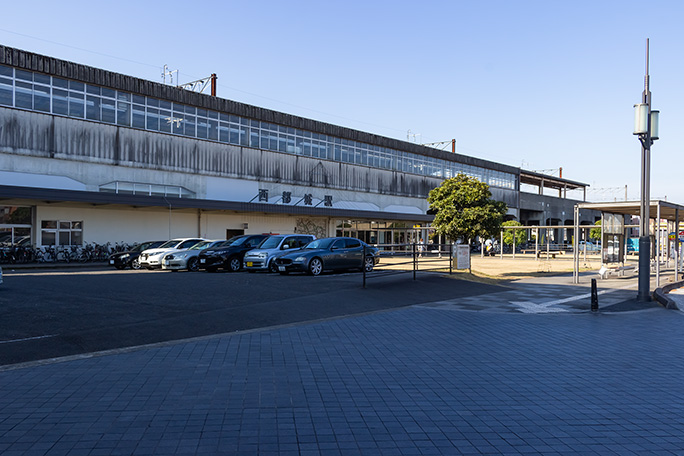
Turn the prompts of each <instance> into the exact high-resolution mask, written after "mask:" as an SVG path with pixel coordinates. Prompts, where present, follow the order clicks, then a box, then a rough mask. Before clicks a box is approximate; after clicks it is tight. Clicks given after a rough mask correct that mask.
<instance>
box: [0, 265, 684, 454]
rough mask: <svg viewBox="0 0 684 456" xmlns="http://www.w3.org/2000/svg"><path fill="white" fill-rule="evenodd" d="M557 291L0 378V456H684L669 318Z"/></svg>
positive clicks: (681, 387)
mask: <svg viewBox="0 0 684 456" xmlns="http://www.w3.org/2000/svg"><path fill="white" fill-rule="evenodd" d="M553 282H554V283H549V282H545V281H544V280H542V281H541V282H539V281H538V280H537V281H534V280H530V281H522V282H516V283H512V284H511V288H510V289H509V290H508V291H504V292H498V293H492V294H488V295H483V296H479V297H477V298H466V299H464V300H461V301H458V302H450V301H440V302H426V303H424V304H421V305H418V306H412V307H408V308H403V309H400V310H392V311H386V312H379V313H375V314H370V315H364V316H356V317H350V318H338V319H332V320H327V321H320V322H315V323H307V324H300V325H293V326H287V327H280V328H270V329H263V330H254V331H248V332H242V333H235V334H230V335H222V336H213V337H206V338H202V339H197V340H190V341H183V342H176V343H167V344H160V345H158V346H151V347H141V348H138V349H135V350H124V351H121V352H115V353H110V354H101V355H98V356H93V357H82V358H77V359H72V360H68V361H63V362H55V363H51V364H44V365H34V366H31V367H23V368H19V369H12V370H6V371H3V372H0V453H1V454H3V455H4V456H6V455H81V454H83V455H109V454H111V455H190V454H192V455H213V454H216V455H219V454H220V455H233V454H244V455H254V454H259V455H270V454H273V455H276V454H277V455H318V454H323V455H346V454H350V455H351V454H353V455H357V454H368V455H377V454H381V455H383V454H387V455H431V454H448V455H450V454H544V455H548V454H601V455H605V454H621V455H624V454H645V453H646V454H681V453H682V452H683V451H684V433H683V432H682V431H683V430H684V418H683V417H684V413H683V412H684V397H683V396H684V380H683V379H682V376H681V356H680V355H679V351H680V348H679V347H682V346H683V345H684V344H683V342H684V331H682V330H681V328H682V325H684V320H682V316H683V315H682V313H681V312H677V311H670V310H666V309H664V308H662V307H659V306H656V305H653V306H632V308H631V309H630V308H629V306H627V307H624V306H625V302H626V303H627V304H629V303H630V302H632V301H629V299H630V296H634V294H635V293H636V291H635V290H634V289H631V290H630V289H629V288H626V289H617V291H610V292H607V293H604V294H603V295H601V298H600V299H601V301H602V302H603V304H602V309H603V310H602V311H600V312H598V313H591V312H589V311H588V301H586V302H585V301H584V299H585V298H583V297H581V296H583V293H585V292H586V290H587V288H586V285H585V286H583V287H579V288H576V287H571V286H568V285H566V284H563V283H560V284H559V283H558V279H557V278H554V280H553ZM604 290H606V291H607V290H612V289H609V288H605V289H602V291H604ZM577 296H580V297H579V298H576V297H577ZM623 297H627V299H628V301H624V300H621V299H622V298H623ZM609 299H610V300H611V302H612V301H615V302H614V303H613V304H612V305H608V300H609ZM519 303H526V304H524V305H520V304H519ZM616 306H617V308H616V309H615V310H631V311H619V312H618V311H614V312H610V308H611V307H616ZM604 307H605V309H604Z"/></svg>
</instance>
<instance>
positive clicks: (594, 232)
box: [589, 220, 601, 241]
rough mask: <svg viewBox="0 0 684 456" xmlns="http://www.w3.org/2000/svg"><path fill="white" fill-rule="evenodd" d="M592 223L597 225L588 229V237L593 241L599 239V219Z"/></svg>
mask: <svg viewBox="0 0 684 456" xmlns="http://www.w3.org/2000/svg"><path fill="white" fill-rule="evenodd" d="M594 225H596V226H598V228H592V229H590V230H589V237H590V238H591V239H593V240H594V241H600V240H601V220H598V221H597V222H596V223H594Z"/></svg>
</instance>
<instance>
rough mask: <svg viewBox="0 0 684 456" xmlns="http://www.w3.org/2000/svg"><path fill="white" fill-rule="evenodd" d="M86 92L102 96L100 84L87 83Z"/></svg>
mask: <svg viewBox="0 0 684 456" xmlns="http://www.w3.org/2000/svg"><path fill="white" fill-rule="evenodd" d="M86 93H87V94H90V95H97V96H100V88H99V87H98V86H94V85H90V84H86Z"/></svg>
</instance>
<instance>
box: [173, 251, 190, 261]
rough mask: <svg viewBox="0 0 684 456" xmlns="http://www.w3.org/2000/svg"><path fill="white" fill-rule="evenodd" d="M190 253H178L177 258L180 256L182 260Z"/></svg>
mask: <svg viewBox="0 0 684 456" xmlns="http://www.w3.org/2000/svg"><path fill="white" fill-rule="evenodd" d="M187 256H188V254H187V253H181V254H180V255H176V256H175V258H178V259H179V260H182V259H183V258H187Z"/></svg>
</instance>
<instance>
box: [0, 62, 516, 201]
mask: <svg viewBox="0 0 684 456" xmlns="http://www.w3.org/2000/svg"><path fill="white" fill-rule="evenodd" d="M0 67H3V68H2V70H4V69H5V68H10V69H12V70H14V69H13V68H11V67H6V66H3V65H0ZM15 71H19V70H15ZM22 71H23V70H22ZM7 73H9V72H8V71H6V70H5V71H0V74H2V75H5V76H6V75H7ZM26 73H29V72H26V71H23V73H22V78H21V80H22V81H27V80H28V75H27V74H26ZM31 73H32V74H40V73H33V72H31ZM12 79H13V80H14V81H15V84H14V85H13V86H14V87H13V89H14V92H15V93H14V94H13V95H14V96H13V100H12V103H13V106H16V107H22V108H24V109H30V110H37V111H40V110H41V109H37V108H36V106H35V103H30V104H31V107H30V108H29V107H28V106H27V105H28V104H29V103H28V100H26V101H25V102H22V103H21V104H22V106H17V101H16V99H17V95H16V91H17V90H18V88H17V83H16V81H17V77H16V74H13V75H12ZM31 79H33V78H31ZM51 79H53V78H52V77H51ZM60 80H61V79H60ZM41 82H43V81H41ZM26 86H28V84H25V86H24V87H20V88H19V90H23V91H24V92H27V91H29V90H30V92H31V94H30V95H29V94H28V93H25V95H24V96H25V97H26V98H28V96H30V97H31V98H35V97H36V96H41V95H40V94H39V95H36V90H35V87H34V86H33V85H32V86H31V88H30V89H29V88H28V87H26ZM51 86H52V88H53V91H52V95H51V97H50V103H49V104H50V112H52V113H53V114H57V115H64V113H63V112H62V111H61V110H60V109H55V105H57V106H60V105H61V103H62V101H61V99H59V97H60V95H59V92H57V93H56V92H55V89H56V90H60V89H61V90H63V88H62V87H61V86H60V85H57V86H55V84H54V83H52V84H51ZM69 86H70V87H69V88H70V91H72V92H73V91H78V92H80V93H83V92H86V93H88V94H89V96H90V97H94V98H99V101H100V106H101V109H102V111H103V113H102V115H101V116H100V119H98V120H96V121H99V122H104V123H111V124H119V125H122V126H129V125H130V124H131V114H132V113H131V106H130V104H129V102H130V100H131V99H132V97H133V96H134V95H133V94H131V93H128V92H123V91H115V90H114V89H108V88H101V91H102V94H95V95H90V94H91V93H93V92H95V93H96V90H94V89H95V88H96V87H97V86H94V85H91V84H83V83H80V82H77V81H69ZM88 89H90V90H91V91H89V90H88ZM80 93H79V95H80ZM137 97H140V96H137ZM137 97H136V98H137ZM56 98H57V99H56ZM69 98H70V100H69V101H70V102H72V100H74V98H72V97H69ZM141 99H142V97H140V98H137V100H136V101H139V100H141ZM76 100H77V101H76ZM76 100H74V101H75V102H76V105H75V106H74V108H75V110H74V111H73V115H72V112H71V110H70V111H69V114H68V115H69V117H76V118H79V119H83V118H89V117H87V116H86V113H85V112H84V111H85V109H84V108H85V106H83V104H84V103H83V101H81V100H82V98H80V97H78V98H77V99H76ZM91 100H92V98H91ZM105 100H106V101H105ZM34 101H35V100H34ZM112 101H114V103H111V102H112ZM116 101H120V102H123V103H122V106H121V107H122V108H123V109H117V108H118V106H117V104H118V103H116ZM55 102H57V103H55ZM103 102H104V103H103ZM72 103H73V102H72ZM124 103H125V104H124ZM70 104H71V103H70ZM161 105H166V106H167V107H168V108H171V102H166V101H165V100H158V99H155V98H152V97H145V117H146V119H149V117H148V114H147V112H148V110H149V109H152V110H156V109H157V107H158V106H161ZM40 106H41V107H43V108H45V105H44V104H41V105H40ZM141 107H142V106H141ZM42 111H45V109H42ZM55 111H57V112H55ZM112 111H113V112H112ZM169 111H170V109H169ZM105 112H107V113H106V114H105ZM205 112H206V113H207V116H204V115H201V116H200V115H195V113H202V114H204V113H205ZM153 114H154V116H157V114H156V112H155V113H153ZM169 114H170V115H168V116H166V117H163V116H159V117H162V118H161V119H159V123H158V124H156V123H155V124H153V125H149V127H148V125H147V122H145V127H144V128H143V127H137V126H135V127H136V128H141V129H144V130H148V131H162V132H165V133H173V134H177V135H179V136H187V137H192V138H197V137H199V138H200V139H206V137H207V136H209V135H208V134H205V133H199V134H198V128H197V127H198V125H200V123H201V124H207V125H208V124H209V121H210V120H211V119H217V118H226V120H227V119H228V118H232V119H231V120H239V122H240V124H250V123H251V127H250V130H251V134H252V135H253V139H252V141H250V145H252V146H253V145H254V144H257V146H256V147H260V148H262V149H265V150H271V151H274V152H282V150H281V149H282V146H281V147H279V145H278V144H279V139H280V138H282V139H284V141H285V142H286V143H292V142H297V139H299V137H300V136H299V135H297V134H292V133H290V132H289V131H288V132H287V133H285V132H282V131H279V133H278V134H276V133H274V130H276V129H279V127H281V126H278V125H273V124H270V123H267V122H259V121H251V122H250V121H249V119H245V118H241V117H239V116H234V115H230V117H229V115H225V114H223V113H218V112H215V111H208V110H204V109H201V108H200V109H199V111H198V110H197V108H195V107H193V106H187V105H182V104H180V103H173V111H171V112H170V113H169ZM186 114H190V115H188V116H187V117H188V119H190V120H191V121H192V122H191V123H189V122H187V125H180V124H181V123H183V122H184V116H185V115H186ZM120 116H124V117H125V118H119V117H120ZM92 117H97V116H95V115H93V116H92ZM92 120H95V119H92ZM150 120H151V119H150ZM164 123H167V124H169V125H163V124H164ZM176 124H178V125H176ZM155 127H156V128H155ZM217 127H218V130H219V131H217V133H218V134H217V135H215V136H217V139H213V138H210V139H211V140H214V141H215V140H218V141H219V142H226V143H229V144H234V145H245V142H246V141H245V140H244V139H243V138H241V137H242V136H243V135H242V134H240V135H238V136H237V137H236V136H234V135H230V134H228V135H226V137H225V138H224V137H223V136H222V135H221V134H220V129H221V125H220V124H219V125H217ZM288 130H290V129H289V128H288ZM295 131H296V132H302V133H303V136H304V137H305V138H307V139H308V138H311V137H317V138H318V139H319V141H321V142H323V143H325V144H326V149H329V150H330V151H334V147H335V138H334V137H330V136H327V135H323V134H317V133H313V132H308V131H302V130H295ZM314 135H315V136H314ZM276 137H277V138H278V139H277V140H276V139H275V138H276ZM261 138H270V139H274V140H270V139H269V140H268V141H263V140H262V141H259V139H261ZM354 146H356V147H354V148H352V149H349V150H348V151H349V152H351V153H346V154H345V153H343V154H342V155H341V156H340V157H339V158H338V156H337V154H334V153H331V154H318V155H319V156H318V157H317V158H323V159H327V160H332V161H342V162H346V163H351V164H361V165H364V166H371V167H376V168H381V169H390V170H395V171H400V172H409V173H412V174H418V175H426V176H435V177H447V176H446V175H448V174H453V173H449V170H451V169H454V168H455V166H454V164H456V162H450V161H447V160H442V159H436V161H432V162H431V160H430V158H429V157H424V156H422V155H416V154H411V153H406V152H401V151H398V150H394V149H390V148H383V151H384V153H385V154H387V155H389V156H390V157H392V158H394V159H392V158H390V159H388V160H379V161H376V159H375V157H377V155H376V151H375V149H374V148H375V146H373V145H370V144H365V143H357V142H354ZM306 147H307V148H306V150H295V153H297V154H300V155H308V156H311V155H312V153H313V151H312V150H310V149H311V140H308V141H307V145H306ZM402 155H404V160H403V161H404V163H403V165H402V163H401V162H402V160H401V159H400V157H401V156H402ZM468 168H469V169H468V171H467V172H466V174H468V175H472V176H474V177H477V178H479V179H481V180H483V181H489V182H492V183H490V185H493V186H497V187H501V188H510V189H513V188H515V176H514V175H512V174H509V173H502V174H503V175H504V176H505V177H504V178H502V179H501V180H500V181H499V179H492V178H488V175H487V173H488V172H489V171H490V170H488V169H486V168H480V167H475V166H473V167H468ZM451 177H453V176H451Z"/></svg>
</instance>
